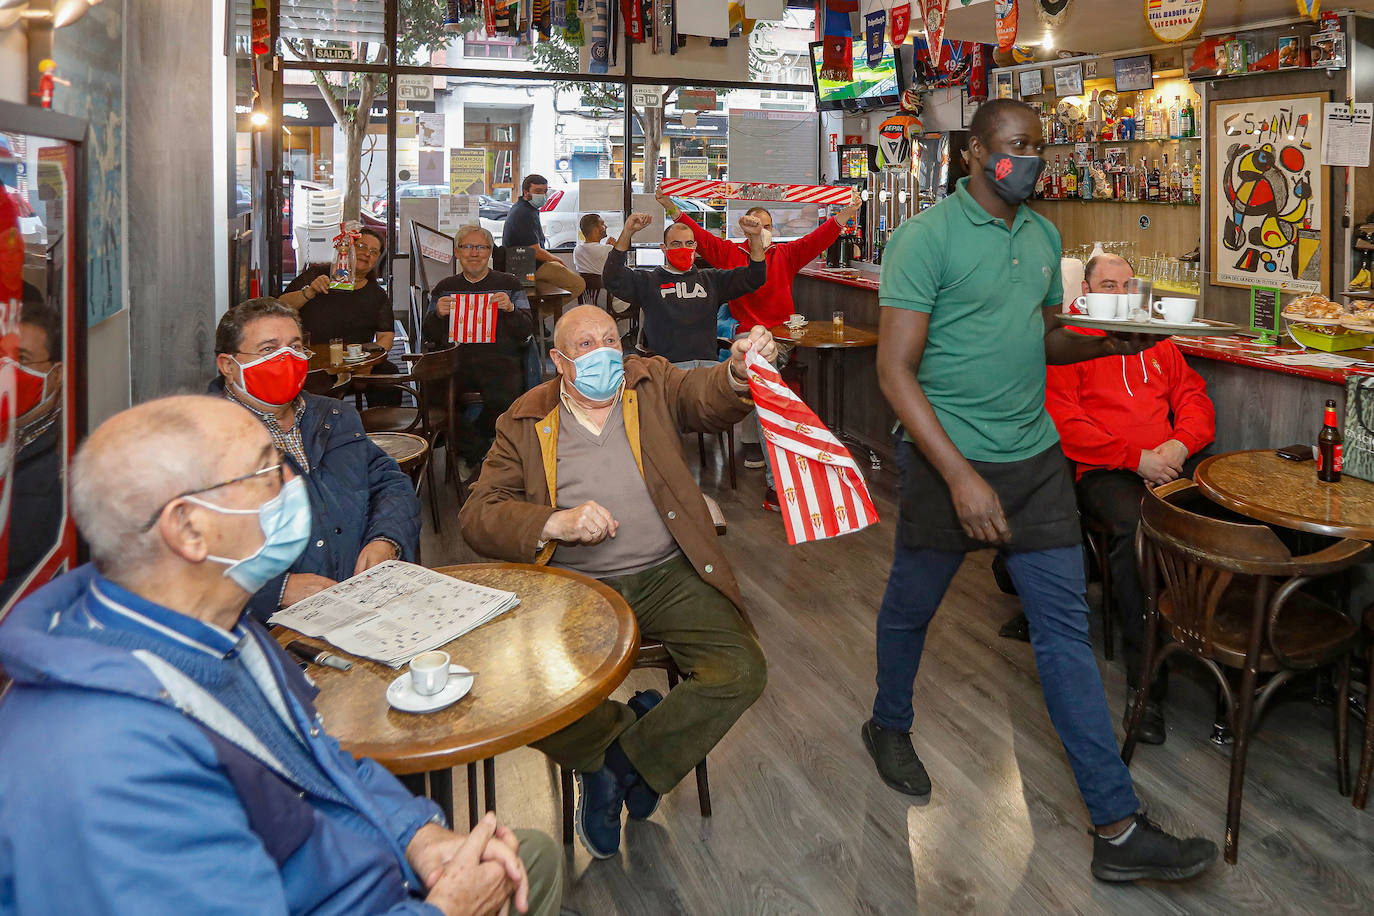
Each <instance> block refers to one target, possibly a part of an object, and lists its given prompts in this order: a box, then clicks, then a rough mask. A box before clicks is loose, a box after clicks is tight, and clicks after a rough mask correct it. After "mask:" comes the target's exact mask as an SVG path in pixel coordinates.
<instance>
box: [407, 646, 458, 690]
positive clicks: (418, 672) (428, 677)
mask: <svg viewBox="0 0 1374 916" xmlns="http://www.w3.org/2000/svg"><path fill="white" fill-rule="evenodd" d="M448 663H449V657H448V653H447V652H441V651H439V650H438V649H434V650H431V651H429V652H421V653H420V654H419V655H417V656H415V657H414V658H412V659H411V660H410V685H411V687H412V688H414V690H415V692H416V693H418V694H420V695H421V696H426V697H432V696H434V695H435V694H436V693H438V692H439V691H441V690H443V689H444V686H445V685H446V684H448V674H449V672H448Z"/></svg>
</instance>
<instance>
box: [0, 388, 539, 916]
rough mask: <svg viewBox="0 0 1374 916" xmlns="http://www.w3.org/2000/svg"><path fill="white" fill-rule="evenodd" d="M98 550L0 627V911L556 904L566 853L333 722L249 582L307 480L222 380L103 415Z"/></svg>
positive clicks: (292, 530)
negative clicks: (459, 821) (396, 766)
mask: <svg viewBox="0 0 1374 916" xmlns="http://www.w3.org/2000/svg"><path fill="white" fill-rule="evenodd" d="M71 505H72V512H73V515H74V516H75V518H76V523H77V526H78V528H79V529H80V531H81V534H82V536H83V537H84V538H85V539H86V541H87V543H88V544H89V545H90V551H91V556H92V558H93V559H94V564H93V565H87V566H83V567H80V568H79V569H77V570H76V571H74V572H72V573H69V574H68V575H65V576H62V577H61V578H59V579H58V580H56V581H55V582H52V583H50V584H49V585H47V586H45V587H44V588H42V589H40V590H39V591H38V592H36V593H34V594H33V595H31V596H30V597H29V598H27V599H25V600H24V601H22V602H20V603H19V604H18V605H16V606H15V608H14V610H13V611H11V613H10V614H9V616H8V617H7V618H6V619H5V620H4V621H3V623H0V665H2V666H3V667H4V668H5V670H6V671H7V672H8V673H9V675H10V676H11V677H12V678H13V679H14V681H15V683H14V686H13V687H12V688H11V690H10V691H9V693H8V694H7V695H6V696H5V698H4V700H3V702H0V759H3V760H4V765H3V766H0V914H5V916H10V914H16V916H18V914H50V913H138V914H140V916H157V914H164V913H166V914H183V913H197V914H208V913H226V912H235V913H254V914H286V913H293V914H294V913H313V914H335V913H337V914H363V913H390V914H414V916H420V914H427V916H437V914H440V913H443V914H447V916H457V914H476V913H494V912H496V911H497V910H500V909H501V908H502V907H503V906H505V905H506V904H507V903H509V904H511V905H512V906H513V909H514V910H515V911H519V912H531V913H538V914H541V916H548V914H552V913H557V912H558V908H559V897H560V894H561V884H562V879H561V875H560V871H561V868H560V865H561V862H560V856H559V854H558V851H557V848H556V847H555V845H554V843H553V841H552V840H551V839H549V838H548V837H545V836H542V835H540V834H538V833H524V832H520V833H516V832H513V831H511V830H509V829H508V828H506V827H503V826H500V825H498V824H497V822H496V818H495V815H493V814H488V815H487V818H486V819H485V820H483V821H482V822H481V823H479V825H478V826H477V827H476V828H475V829H474V830H473V831H472V833H470V834H468V835H467V836H466V837H464V836H461V835H459V834H456V833H454V832H452V831H450V830H448V829H446V828H445V827H444V825H443V822H442V821H443V818H442V815H441V814H440V813H439V808H438V806H437V805H435V804H434V803H433V802H432V801H429V800H427V799H422V798H416V797H414V796H412V795H411V794H410V793H408V792H406V791H405V789H404V788H403V787H402V786H401V784H400V783H399V782H397V780H396V779H395V778H394V777H393V776H391V775H390V774H388V773H387V772H386V771H385V770H384V769H382V768H381V767H380V766H378V765H377V764H376V763H375V762H373V761H371V760H367V759H363V760H355V759H354V758H353V757H352V756H351V755H349V754H347V753H345V752H344V751H342V750H341V749H340V748H339V745H338V742H337V741H335V740H334V739H333V738H331V737H330V736H329V734H328V733H327V732H325V730H324V727H323V723H322V722H321V721H320V718H319V715H318V714H317V713H316V712H315V707H314V704H313V698H314V696H315V694H316V691H315V689H314V687H313V686H312V685H311V684H310V682H309V681H307V680H306V678H305V677H304V676H303V675H302V674H301V672H300V670H299V669H298V668H297V666H296V664H295V663H294V662H293V661H292V660H291V659H290V658H289V657H288V656H287V655H286V654H285V653H284V652H283V651H282V650H281V649H280V648H279V647H278V646H277V644H276V642H275V641H274V640H273V639H272V637H271V636H269V635H268V633H267V631H266V630H264V629H263V627H262V624H261V623H259V622H258V621H257V620H256V619H254V618H253V617H252V615H250V614H245V613H244V608H245V606H246V604H247V603H248V598H249V596H250V595H252V594H253V593H255V592H256V591H258V590H259V588H261V586H262V584H263V583H264V582H266V581H267V580H268V579H271V578H273V577H274V576H277V575H279V574H280V573H281V572H282V571H283V570H284V569H285V568H286V567H287V566H289V565H290V564H291V562H292V561H293V560H294V559H295V557H296V555H297V554H298V553H299V552H300V551H301V550H302V549H303V548H304V547H305V544H306V542H307V540H308V539H309V538H310V537H311V536H312V534H311V525H310V501H309V499H308V498H307V496H306V493H305V488H304V481H303V480H302V479H301V478H300V477H298V476H297V475H296V474H295V473H294V471H293V470H292V469H291V466H290V465H289V464H288V463H287V462H286V461H285V459H284V458H283V456H282V453H281V451H280V450H279V449H278V448H276V447H275V446H274V445H273V443H272V440H271V437H270V436H269V435H268V433H267V431H266V430H265V429H264V428H263V427H262V424H260V423H258V422H257V421H256V420H254V419H253V417H252V415H250V414H249V413H248V412H246V411H244V410H242V409H240V408H238V407H235V406H234V405H232V404H230V403H229V402H228V401H226V400H224V399H220V398H207V397H178V398H167V399H164V400H159V401H152V402H149V403H147V404H143V405H140V406H138V407H135V408H133V409H131V410H127V411H124V412H123V413H120V414H118V415H116V416H115V417H113V418H111V419H110V420H109V421H107V422H106V423H104V424H102V425H101V427H100V428H99V429H97V430H96V431H95V432H94V433H93V434H92V435H91V437H90V438H89V440H87V442H86V443H85V444H84V445H83V446H82V448H81V451H80V452H79V453H78V454H77V457H76V461H75V463H74V465H73V469H72V483H71Z"/></svg>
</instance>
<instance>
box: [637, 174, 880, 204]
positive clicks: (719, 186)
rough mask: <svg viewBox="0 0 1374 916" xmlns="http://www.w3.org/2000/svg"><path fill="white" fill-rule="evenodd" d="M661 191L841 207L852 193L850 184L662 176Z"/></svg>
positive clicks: (707, 197) (701, 197)
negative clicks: (786, 182) (783, 182)
mask: <svg viewBox="0 0 1374 916" xmlns="http://www.w3.org/2000/svg"><path fill="white" fill-rule="evenodd" d="M658 189H659V191H660V192H661V193H663V194H664V195H666V196H671V197H688V198H691V199H693V200H710V199H711V198H722V199H724V200H755V201H775V202H776V201H783V202H786V203H794V204H830V205H833V206H839V207H843V206H845V205H846V204H848V203H849V202H850V201H851V200H852V199H853V197H854V189H853V188H851V187H849V185H839V186H832V185H826V184H770V183H768V182H762V181H715V180H712V179H707V178H663V179H660V180H659V182H658Z"/></svg>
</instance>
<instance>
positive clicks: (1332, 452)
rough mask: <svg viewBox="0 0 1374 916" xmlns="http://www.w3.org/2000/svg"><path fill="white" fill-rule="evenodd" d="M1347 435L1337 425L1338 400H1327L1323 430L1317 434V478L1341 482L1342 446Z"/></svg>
mask: <svg viewBox="0 0 1374 916" xmlns="http://www.w3.org/2000/svg"><path fill="white" fill-rule="evenodd" d="M1344 444H1345V436H1343V435H1341V429H1340V427H1339V426H1337V425H1336V402H1335V401H1333V400H1328V401H1327V402H1326V414H1325V415H1324V416H1323V418H1322V431H1321V433H1320V434H1319V435H1318V436H1317V479H1318V480H1321V481H1324V482H1326V483H1340V480H1341V447H1342V446H1343V445H1344Z"/></svg>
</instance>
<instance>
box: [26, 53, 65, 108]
mask: <svg viewBox="0 0 1374 916" xmlns="http://www.w3.org/2000/svg"><path fill="white" fill-rule="evenodd" d="M38 72H39V73H41V74H42V76H40V77H38V91H37V92H35V93H34V95H36V96H38V104H39V105H42V106H43V107H44V108H51V107H52V94H53V84H54V83H61V84H62V85H63V86H70V85H71V81H70V80H64V79H63V78H62V77H60V76H58V75H57V61H55V60H53V59H52V58H48V57H45V58H43V59H42V60H40V61H39V62H38Z"/></svg>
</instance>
